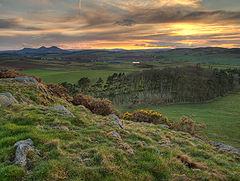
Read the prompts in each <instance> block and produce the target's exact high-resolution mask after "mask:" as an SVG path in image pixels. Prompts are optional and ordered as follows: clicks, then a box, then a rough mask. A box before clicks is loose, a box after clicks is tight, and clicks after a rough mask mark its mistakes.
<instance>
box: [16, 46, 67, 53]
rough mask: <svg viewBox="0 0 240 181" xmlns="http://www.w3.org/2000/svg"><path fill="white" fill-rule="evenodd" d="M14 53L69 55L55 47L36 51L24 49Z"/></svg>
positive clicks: (41, 48)
mask: <svg viewBox="0 0 240 181" xmlns="http://www.w3.org/2000/svg"><path fill="white" fill-rule="evenodd" d="M16 53H23V54H24V53H32V54H44V53H69V51H67V50H63V49H61V48H58V47H56V46H52V47H49V48H47V47H44V46H42V47H40V48H37V49H34V48H24V49H22V50H18V51H16Z"/></svg>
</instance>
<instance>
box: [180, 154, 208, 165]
mask: <svg viewBox="0 0 240 181" xmlns="http://www.w3.org/2000/svg"><path fill="white" fill-rule="evenodd" d="M177 158H178V159H180V160H181V161H182V162H183V163H184V164H186V165H187V166H188V167H189V168H199V169H207V166H206V165H203V164H202V163H198V162H194V161H192V159H191V158H190V157H189V156H187V155H184V154H179V155H177Z"/></svg>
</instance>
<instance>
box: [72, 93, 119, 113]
mask: <svg viewBox="0 0 240 181" xmlns="http://www.w3.org/2000/svg"><path fill="white" fill-rule="evenodd" d="M72 102H73V104H75V105H83V106H84V107H86V108H88V109H89V110H90V111H91V112H92V113H94V114H98V115H102V116H107V115H109V114H115V115H118V116H121V114H120V113H119V112H118V111H117V110H115V109H114V108H113V106H112V103H111V101H109V100H108V99H100V98H94V97H92V96H88V95H84V94H77V95H75V96H74V97H73V101H72Z"/></svg>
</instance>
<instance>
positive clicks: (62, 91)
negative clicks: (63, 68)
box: [46, 84, 71, 100]
mask: <svg viewBox="0 0 240 181" xmlns="http://www.w3.org/2000/svg"><path fill="white" fill-rule="evenodd" d="M46 86H47V88H48V90H49V91H50V92H51V93H52V94H53V95H54V96H57V97H60V98H64V99H66V100H70V99H71V96H70V95H69V94H68V91H67V89H66V88H65V87H63V86H61V85H58V84H46Z"/></svg>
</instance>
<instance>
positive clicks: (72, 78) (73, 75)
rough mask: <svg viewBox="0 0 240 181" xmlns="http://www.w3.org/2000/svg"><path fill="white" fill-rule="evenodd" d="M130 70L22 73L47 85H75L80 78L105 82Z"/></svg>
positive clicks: (35, 71) (26, 71) (37, 71)
mask: <svg viewBox="0 0 240 181" xmlns="http://www.w3.org/2000/svg"><path fill="white" fill-rule="evenodd" d="M129 71H130V70H80V71H56V70H43V69H31V70H25V71H23V72H24V73H26V74H29V75H32V74H34V75H36V76H39V77H41V78H42V79H43V81H44V82H47V83H62V82H69V83H76V82H77V81H78V80H79V79H80V78H82V77H88V78H89V79H90V80H92V81H96V80H97V79H98V78H99V77H101V78H102V79H103V80H106V79H107V77H108V76H109V75H112V74H113V73H115V72H117V73H120V72H124V73H127V72H129Z"/></svg>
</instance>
